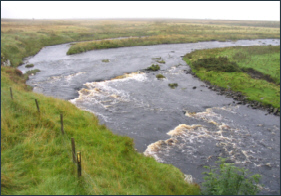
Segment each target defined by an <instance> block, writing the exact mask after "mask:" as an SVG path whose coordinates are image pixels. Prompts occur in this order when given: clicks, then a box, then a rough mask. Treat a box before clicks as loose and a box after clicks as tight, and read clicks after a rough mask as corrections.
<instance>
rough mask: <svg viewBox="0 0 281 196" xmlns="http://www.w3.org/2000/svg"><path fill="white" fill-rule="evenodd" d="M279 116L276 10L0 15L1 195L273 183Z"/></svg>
mask: <svg viewBox="0 0 281 196" xmlns="http://www.w3.org/2000/svg"><path fill="white" fill-rule="evenodd" d="M49 46H50V47H49ZM195 76H196V77H195ZM198 78H199V79H200V80H199V79H198ZM202 81H204V82H205V83H203V82H202ZM208 87H210V88H208ZM211 88H214V89H211ZM218 89H219V90H218ZM214 90H216V91H219V94H220V95H217V92H216V91H214ZM229 92H231V93H232V94H231V95H230V94H228V96H229V97H226V94H227V93H229ZM235 93H236V94H235ZM235 96H236V98H234V97H235ZM35 100H36V101H35ZM37 101H38V103H39V104H38V106H37V105H36V103H37ZM39 108H40V109H39ZM60 115H63V119H64V131H65V133H64V134H62V132H61V117H60ZM279 116H280V21H238V20H237V21H235V20H184V19H178V20H176V19H173V20H172V19H170V20H168V19H165V20H164V19H158V20H156V19H155V20H148V19H146V20H144V19H139V20H135V19H130V20H129V19H127V20H125V19H123V20H13V19H1V194H2V195H10V194H11V195H26V194H27V195H31V194H45V195H57V194H60V195H64V194H66V195H76V194H79V195H82V194H83V195H93V194H110V195H119V194H122V195H123V194H124V195H125V194H129V195H138V194H139V195H154V194H156V195H160V194H161V195H162V194H163V195H172V194H176V195H200V194H211V192H210V190H209V192H208V189H207V188H206V187H208V183H206V182H207V181H206V180H205V184H204V183H203V182H204V180H203V177H202V172H204V171H205V172H206V171H207V169H205V168H204V167H203V166H214V165H217V164H216V161H218V160H220V157H222V158H225V160H226V163H228V164H229V165H231V164H234V165H235V166H237V167H239V168H246V169H249V171H250V172H252V174H251V176H253V175H254V174H258V175H260V179H261V180H260V182H258V181H257V182H258V183H257V182H256V183H257V184H259V185H258V186H254V187H251V186H249V187H251V188H249V189H248V191H249V192H247V190H246V189H245V187H244V188H243V189H241V191H244V192H239V193H242V194H243V193H244V194H246V193H249V194H256V193H258V192H259V193H260V194H280V165H279V163H280V119H279ZM71 138H74V139H75V144H76V149H77V150H76V151H81V155H82V176H80V177H78V176H77V164H74V163H73V162H74V161H73V159H72V156H73V154H72V149H71ZM203 144H204V145H203ZM225 165H227V164H225ZM255 177H256V176H255ZM230 178H231V177H230V176H229V179H230ZM257 178H258V177H256V179H257ZM249 179H251V178H249ZM211 181H212V182H215V181H216V180H215V179H214V178H213V179H212V178H211ZM216 182H218V181H216ZM209 183H210V182H209ZM262 185H264V187H263V188H262ZM251 191H253V192H251ZM213 193H214V194H218V193H217V192H213ZM224 193H225V192H224ZM225 194H230V193H229V192H226V193H225Z"/></svg>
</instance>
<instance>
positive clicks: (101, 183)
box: [1, 67, 200, 195]
mask: <svg viewBox="0 0 281 196" xmlns="http://www.w3.org/2000/svg"><path fill="white" fill-rule="evenodd" d="M23 82H24V78H23V75H22V74H20V72H18V71H16V69H14V68H10V67H1V193H2V194H13V195H32V194H47V195H57V194H62V195H64V194H67V195H74V194H79V195H92V194H110V195H116V194H117V195H118V194H122V195H125V194H130V195H138V194H141V195H152V194H157V195H162V194H164V195H170V194H177V195H178V194H181V195H182V194H183V195H188V194H192V195H193V194H199V191H200V189H199V187H198V186H197V185H189V184H187V183H186V182H185V181H184V180H183V179H184V176H183V173H181V172H180V170H179V169H177V168H176V167H174V166H172V165H169V164H162V163H158V162H156V161H155V160H154V159H153V158H151V157H145V156H144V155H143V154H140V153H138V152H137V151H135V150H134V144H133V139H131V138H129V137H122V136H117V135H114V134H113V133H112V132H111V131H110V130H108V129H107V128H106V126H105V125H101V124H99V122H98V119H97V117H96V116H94V115H93V114H91V113H89V112H86V111H81V110H79V109H77V108H76V106H74V105H73V104H71V103H69V102H68V101H64V100H59V99H55V98H50V97H45V96H43V95H40V94H36V93H33V92H31V91H30V89H29V88H28V87H27V86H26V85H25V84H24V83H23ZM10 87H12V90H13V97H14V99H13V100H12V99H11V97H10V91H9V88H10ZM28 89H29V90H28ZM34 99H37V100H38V102H39V107H40V114H39V113H38V112H37V108H36V105H35V101H34ZM60 113H63V116H64V130H65V133H66V134H65V135H64V136H63V135H62V134H61V130H60ZM71 137H73V138H75V143H76V150H80V151H81V152H82V177H81V178H80V179H79V178H78V177H77V166H76V165H75V164H73V163H72V156H71V141H70V138H71Z"/></svg>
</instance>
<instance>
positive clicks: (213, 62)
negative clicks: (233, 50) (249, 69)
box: [192, 57, 241, 72]
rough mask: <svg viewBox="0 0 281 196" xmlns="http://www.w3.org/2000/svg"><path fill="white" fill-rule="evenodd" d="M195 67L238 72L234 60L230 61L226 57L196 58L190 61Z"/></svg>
mask: <svg viewBox="0 0 281 196" xmlns="http://www.w3.org/2000/svg"><path fill="white" fill-rule="evenodd" d="M192 65H193V66H194V68H195V69H197V70H199V69H201V68H205V69H206V70H207V71H217V72H219V71H220V72H240V71H241V70H240V68H239V67H238V65H237V64H236V62H231V61H229V60H228V58H227V57H219V58H208V59H198V60H197V61H195V62H194V63H192Z"/></svg>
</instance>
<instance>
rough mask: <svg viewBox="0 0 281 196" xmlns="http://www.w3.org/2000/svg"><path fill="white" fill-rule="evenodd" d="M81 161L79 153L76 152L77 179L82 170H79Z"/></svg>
mask: <svg viewBox="0 0 281 196" xmlns="http://www.w3.org/2000/svg"><path fill="white" fill-rule="evenodd" d="M81 159H82V157H81V152H80V151H78V152H77V170H78V177H80V176H81V170H82V168H81Z"/></svg>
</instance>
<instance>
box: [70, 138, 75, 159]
mask: <svg viewBox="0 0 281 196" xmlns="http://www.w3.org/2000/svg"><path fill="white" fill-rule="evenodd" d="M71 146H72V159H73V163H76V157H75V154H76V153H75V142H74V138H73V137H72V138H71Z"/></svg>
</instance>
